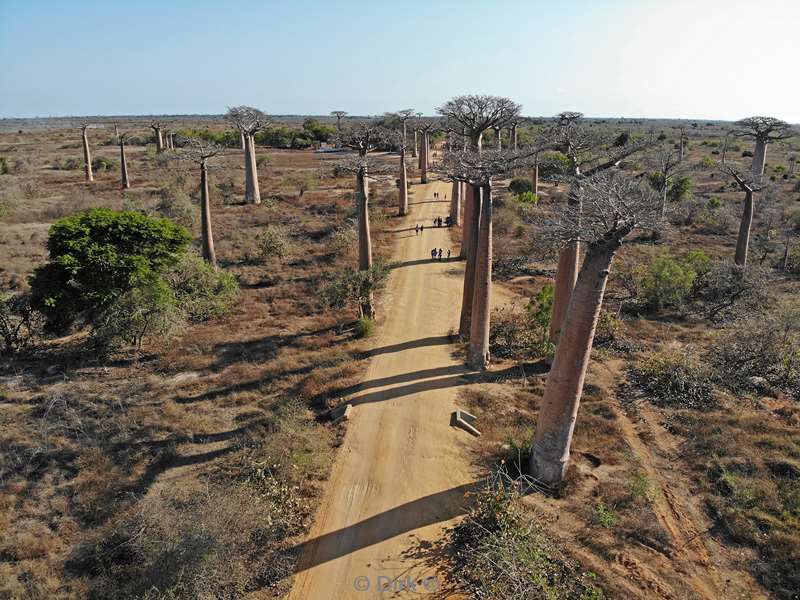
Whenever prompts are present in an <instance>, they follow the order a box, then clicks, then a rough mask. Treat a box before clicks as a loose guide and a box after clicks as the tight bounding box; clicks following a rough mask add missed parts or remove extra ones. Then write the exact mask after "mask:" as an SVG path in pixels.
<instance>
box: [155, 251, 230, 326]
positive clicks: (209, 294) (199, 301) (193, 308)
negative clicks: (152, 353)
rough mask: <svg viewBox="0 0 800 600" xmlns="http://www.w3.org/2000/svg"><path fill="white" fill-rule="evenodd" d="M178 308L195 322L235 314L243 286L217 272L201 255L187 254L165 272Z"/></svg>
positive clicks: (223, 273)
mask: <svg viewBox="0 0 800 600" xmlns="http://www.w3.org/2000/svg"><path fill="white" fill-rule="evenodd" d="M164 278H165V279H166V281H167V282H168V284H169V286H170V289H171V290H172V292H173V294H174V295H175V298H176V300H177V302H178V305H179V306H180V307H181V310H182V311H183V313H184V314H185V316H186V319H187V320H189V321H192V322H201V321H207V320H208V319H213V318H216V317H221V316H222V315H225V314H227V313H229V312H230V311H231V309H232V308H233V306H234V303H235V301H236V298H237V296H238V293H239V284H238V283H237V281H236V278H235V277H234V276H233V275H231V274H230V273H225V272H224V271H217V270H215V269H214V268H213V267H212V266H211V265H209V264H208V263H207V262H206V261H204V260H203V259H202V258H201V257H200V256H198V255H197V254H194V253H190V252H187V253H185V254H182V255H181V256H180V258H179V260H178V262H176V263H175V264H174V265H173V266H171V267H170V268H168V269H167V270H166V272H165V273H164Z"/></svg>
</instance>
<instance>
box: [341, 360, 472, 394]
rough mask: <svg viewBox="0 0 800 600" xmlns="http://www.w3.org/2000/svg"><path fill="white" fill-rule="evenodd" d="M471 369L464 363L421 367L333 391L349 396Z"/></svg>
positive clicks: (467, 372)
mask: <svg viewBox="0 0 800 600" xmlns="http://www.w3.org/2000/svg"><path fill="white" fill-rule="evenodd" d="M470 372H471V371H470V370H469V369H468V368H467V367H464V366H462V365H450V366H448V367H436V368H434V369H421V370H419V371H411V372H410V373H399V374H397V375H390V376H389V377H378V378H377V379H370V380H369V381H363V382H361V383H357V384H355V385H351V386H347V387H345V388H342V389H339V390H336V391H335V392H333V395H334V396H349V395H351V394H357V393H358V392H363V391H364V390H368V389H371V388H376V387H381V386H383V385H391V384H394V383H406V382H409V381H416V380H418V379H427V378H429V377H440V376H442V375H455V374H457V373H463V374H465V375H466V374H469V373H470Z"/></svg>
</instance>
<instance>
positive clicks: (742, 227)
mask: <svg viewBox="0 0 800 600" xmlns="http://www.w3.org/2000/svg"><path fill="white" fill-rule="evenodd" d="M718 169H719V170H720V172H722V173H723V174H725V175H727V176H728V177H730V178H731V179H733V180H734V181H735V182H736V184H737V185H738V186H739V189H741V190H742V191H743V192H744V207H743V208H742V218H741V220H740V221H739V235H738V236H737V238H736V252H735V254H734V258H733V262H735V263H736V264H737V265H739V266H740V267H745V266H747V251H748V249H749V247H750V230H751V229H752V227H753V215H754V213H755V204H754V201H753V195H754V194H755V193H756V192H758V191H760V190H762V189H763V188H764V187H766V186H764V185H763V184H762V183H759V182H758V180H759V179H760V175H756V173H757V171H756V170H755V169H754V170H753V171H751V172H750V173H747V172H746V171H743V170H740V169H738V168H737V167H736V166H735V165H733V164H731V163H729V162H724V163H719V165H718Z"/></svg>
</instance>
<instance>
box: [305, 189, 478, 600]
mask: <svg viewBox="0 0 800 600" xmlns="http://www.w3.org/2000/svg"><path fill="white" fill-rule="evenodd" d="M414 190H415V192H414V196H413V198H412V200H413V202H412V205H411V214H410V215H409V216H408V217H407V218H406V219H404V220H403V221H400V222H399V223H398V224H395V225H392V227H393V228H394V229H393V232H392V233H390V234H389V235H393V236H395V237H396V238H397V241H396V244H395V255H394V260H395V261H398V262H399V263H400V265H399V266H398V267H397V268H395V269H394V270H393V272H392V274H391V277H390V279H389V284H388V288H387V294H388V296H387V298H388V302H387V303H386V309H385V310H386V314H385V320H384V323H383V325H382V326H381V328H380V332H379V335H378V336H377V339H376V341H375V343H374V350H373V351H372V358H371V362H370V366H369V370H368V372H367V374H366V376H365V379H364V382H363V384H362V386H361V390H360V391H359V392H357V393H356V394H354V395H353V396H351V398H352V403H353V405H354V407H353V413H352V416H351V419H350V423H349V424H348V426H347V427H348V429H347V434H346V436H345V439H344V443H343V445H342V447H341V448H340V451H339V454H338V456H337V459H336V464H335V466H334V468H333V472H332V473H331V478H330V480H329V482H328V487H327V491H326V494H325V498H324V499H323V502H322V505H321V507H320V510H319V512H318V514H317V516H316V522H315V524H314V527H313V528H312V530H311V532H310V535H309V538H308V541H306V543H305V544H304V545H303V549H302V555H301V558H300V561H299V565H298V569H297V577H296V580H295V583H294V587H293V589H292V592H291V594H290V596H289V597H290V598H292V599H295V600H316V599H319V600H332V599H346V598H357V599H362V600H366V599H368V598H398V597H423V598H424V597H426V596H429V597H435V596H437V595H438V594H429V592H431V591H433V590H435V588H437V587H438V586H439V585H440V584H439V579H438V578H437V575H436V567H435V565H432V564H431V562H432V561H430V560H423V559H421V558H420V556H419V552H418V550H419V548H422V547H425V546H426V543H427V542H428V541H430V540H433V539H435V538H437V536H438V535H439V534H440V533H441V530H442V528H443V527H444V526H445V525H447V524H448V521H450V520H451V519H453V518H454V517H456V516H458V515H460V514H463V509H464V506H465V498H464V494H465V493H466V492H467V491H468V490H469V489H471V488H472V482H473V481H475V479H476V477H475V474H474V473H473V472H472V469H471V466H470V459H469V456H468V453H467V449H466V444H467V443H468V435H467V434H466V433H465V432H463V431H461V430H458V429H455V428H452V427H450V414H451V412H452V411H453V410H454V408H455V400H456V396H457V391H458V386H459V385H461V384H463V383H465V381H464V379H463V376H464V375H465V374H467V373H469V371H468V370H467V368H466V367H464V366H463V365H462V364H461V363H460V362H459V361H458V360H456V359H454V358H453V357H452V351H453V346H452V345H450V340H449V338H448V334H449V333H450V332H451V331H453V330H455V329H457V328H458V316H459V310H460V306H461V286H462V277H463V275H462V274H463V262H460V261H457V260H455V258H454V259H453V260H452V261H451V262H447V261H446V260H442V261H441V262H439V261H431V258H430V251H431V248H433V247H434V246H435V247H437V248H439V247H441V248H443V249H444V256H446V255H447V249H448V248H449V247H450V234H449V231H448V229H447V228H445V227H442V228H440V229H437V228H433V227H432V224H433V218H434V217H435V216H441V217H443V218H444V216H445V215H446V214H447V211H448V206H449V205H448V203H447V201H444V200H443V199H440V200H439V201H434V200H433V192H434V191H437V192H439V194H440V195H441V196H442V198H443V197H444V194H447V195H448V197H449V193H450V185H449V184H445V183H439V182H433V183H430V184H427V185H425V186H415V188H414ZM414 223H424V224H425V231H424V233H423V234H422V235H416V234H415V233H414ZM453 254H454V256H455V254H456V253H455V252H454V253H453ZM434 562H435V561H434ZM409 582H411V583H409ZM412 586H415V587H416V589H414V590H410V589H408V588H410V587H412ZM381 588H384V590H383V591H381Z"/></svg>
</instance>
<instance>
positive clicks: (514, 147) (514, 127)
mask: <svg viewBox="0 0 800 600" xmlns="http://www.w3.org/2000/svg"><path fill="white" fill-rule="evenodd" d="M518 127H519V121H512V122H511V149H512V150H517V148H518V147H519V140H518V138H517V128H518Z"/></svg>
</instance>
